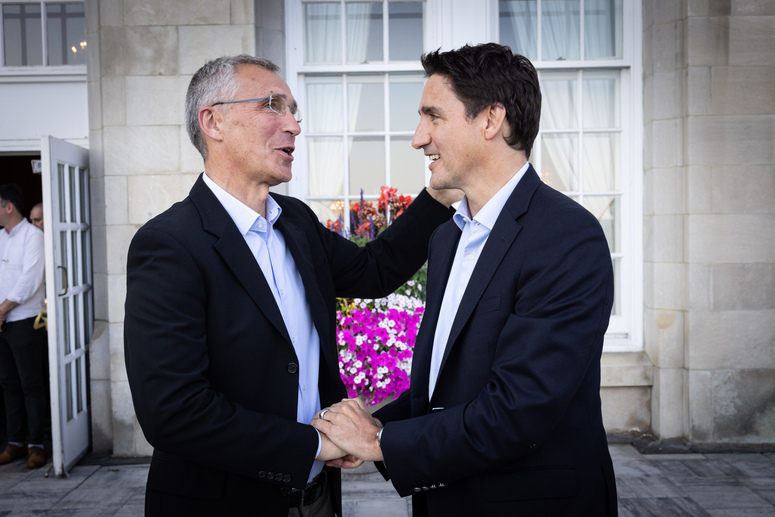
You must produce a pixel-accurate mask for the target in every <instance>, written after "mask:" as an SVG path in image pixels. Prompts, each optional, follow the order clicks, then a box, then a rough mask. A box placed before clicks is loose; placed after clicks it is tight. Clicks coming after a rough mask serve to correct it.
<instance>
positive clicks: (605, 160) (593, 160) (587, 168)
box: [584, 133, 621, 192]
mask: <svg viewBox="0 0 775 517" xmlns="http://www.w3.org/2000/svg"><path fill="white" fill-rule="evenodd" d="M619 141H620V138H619V133H585V134H584V191H585V192H601V191H609V190H618V189H619V163H620V161H621V157H620V154H621V152H620V145H619Z"/></svg>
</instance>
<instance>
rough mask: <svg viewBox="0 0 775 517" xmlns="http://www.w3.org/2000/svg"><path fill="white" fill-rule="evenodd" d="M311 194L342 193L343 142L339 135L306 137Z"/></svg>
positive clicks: (328, 194) (327, 194)
mask: <svg viewBox="0 0 775 517" xmlns="http://www.w3.org/2000/svg"><path fill="white" fill-rule="evenodd" d="M307 147H308V149H309V168H308V188H309V195H311V196H341V195H342V194H344V143H343V139H342V138H341V137H315V138H307Z"/></svg>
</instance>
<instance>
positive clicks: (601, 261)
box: [376, 166, 616, 517]
mask: <svg viewBox="0 0 775 517" xmlns="http://www.w3.org/2000/svg"><path fill="white" fill-rule="evenodd" d="M460 234H461V232H460V230H459V228H458V227H457V226H456V225H455V224H454V222H452V221H449V222H447V223H445V224H444V225H442V226H441V227H439V229H438V230H437V231H436V233H435V234H434V235H433V237H432V239H431V248H430V253H429V258H428V286H427V305H426V311H425V315H424V317H423V321H422V325H421V327H420V331H419V335H418V337H417V342H416V345H415V352H414V359H413V365H412V385H411V388H410V390H409V391H408V392H405V393H404V394H403V395H402V396H401V397H399V399H398V400H396V401H395V402H393V403H392V404H390V405H388V406H386V407H385V408H383V409H382V410H381V411H379V412H378V413H377V414H376V416H377V417H378V418H379V419H380V420H381V421H382V422H383V423H384V424H385V430H384V433H383V437H382V451H383V454H384V458H385V462H384V464H383V465H381V468H382V470H383V473H385V474H386V476H388V477H389V478H390V479H391V481H392V483H393V485H394V486H395V488H396V490H397V491H398V493H399V494H401V495H402V496H406V495H409V494H413V495H416V496H417V497H416V498H415V501H414V505H413V508H414V511H415V514H416V515H426V514H427V515H431V516H439V517H442V516H443V517H451V516H452V517H454V516H471V515H509V516H531V517H532V516H560V515H562V516H574V517H577V516H590V517H600V516H607V515H615V514H616V485H615V480H614V472H613V466H612V462H611V458H610V456H609V453H608V447H607V442H606V435H605V430H604V429H603V423H602V416H601V408H600V356H601V352H602V347H603V337H604V335H605V331H606V328H607V327H608V320H609V317H610V314H611V306H612V302H613V274H612V266H611V258H610V252H609V248H608V245H607V243H606V239H605V236H604V234H603V231H602V229H601V227H600V224H599V223H598V221H597V220H596V219H595V218H594V217H593V216H592V215H591V214H590V213H589V212H588V211H587V210H585V209H584V208H583V207H582V206H581V205H579V204H578V203H576V202H575V201H573V200H571V199H570V198H568V197H567V196H565V195H563V194H561V193H559V192H557V191H555V190H553V189H551V188H550V187H548V186H547V185H545V184H544V183H542V182H541V181H540V179H539V177H538V175H537V174H536V172H535V170H534V169H533V168H532V166H531V167H530V168H529V170H528V171H527V173H526V174H525V175H524V177H523V178H522V179H521V180H520V182H519V183H518V184H517V187H516V188H515V189H514V192H513V193H512V194H511V196H510V197H509V199H508V201H507V202H506V205H505V206H504V208H503V210H502V211H501V213H500V215H499V217H498V219H497V222H496V223H495V225H494V227H493V228H492V232H491V234H490V236H489V238H488V240H487V243H486V244H485V247H484V249H483V251H482V254H481V256H480V258H479V261H478V263H477V265H476V267H475V269H474V272H473V274H472V276H471V279H470V281H469V284H468V287H467V289H466V291H465V294H464V295H463V298H462V301H461V303H460V307H459V309H458V312H457V315H456V316H455V319H454V323H453V325H452V329H451V333H450V337H449V341H448V344H447V347H446V350H445V352H444V356H443V360H442V364H441V369H440V372H439V376H438V381H437V384H436V387H435V390H434V394H433V399H432V400H429V399H428V375H429V368H430V362H431V361H430V359H431V350H432V348H433V336H434V333H435V328H436V322H437V320H438V314H439V309H440V307H441V301H442V297H443V295H444V289H445V286H446V283H447V278H448V275H449V271H450V269H451V267H452V260H453V258H454V256H455V249H456V247H457V243H458V241H459V238H460ZM435 408H443V409H435Z"/></svg>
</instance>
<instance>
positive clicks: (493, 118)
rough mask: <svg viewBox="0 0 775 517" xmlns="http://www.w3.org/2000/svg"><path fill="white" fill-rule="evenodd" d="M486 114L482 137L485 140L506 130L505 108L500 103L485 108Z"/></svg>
mask: <svg viewBox="0 0 775 517" xmlns="http://www.w3.org/2000/svg"><path fill="white" fill-rule="evenodd" d="M485 114H486V115H487V118H486V124H485V127H484V137H485V138H486V139H487V140H491V139H493V138H495V136H497V135H499V134H501V133H502V132H503V131H505V130H506V126H508V124H507V123H506V108H504V107H503V105H502V104H493V105H491V106H490V107H488V108H487V109H486V110H485Z"/></svg>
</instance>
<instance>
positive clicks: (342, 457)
mask: <svg viewBox="0 0 775 517" xmlns="http://www.w3.org/2000/svg"><path fill="white" fill-rule="evenodd" d="M315 418H317V417H315ZM320 441H321V445H320V454H318V457H317V458H315V459H316V460H318V461H325V462H326V465H328V466H329V467H337V468H340V469H354V468H355V467H360V466H361V465H362V464H363V460H362V459H360V458H357V457H355V456H353V455H352V454H347V453H346V452H345V451H344V450H342V449H340V448H339V447H337V446H336V444H334V442H332V441H331V439H330V438H329V437H328V436H326V435H325V434H323V432H322V431H321V432H320Z"/></svg>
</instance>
